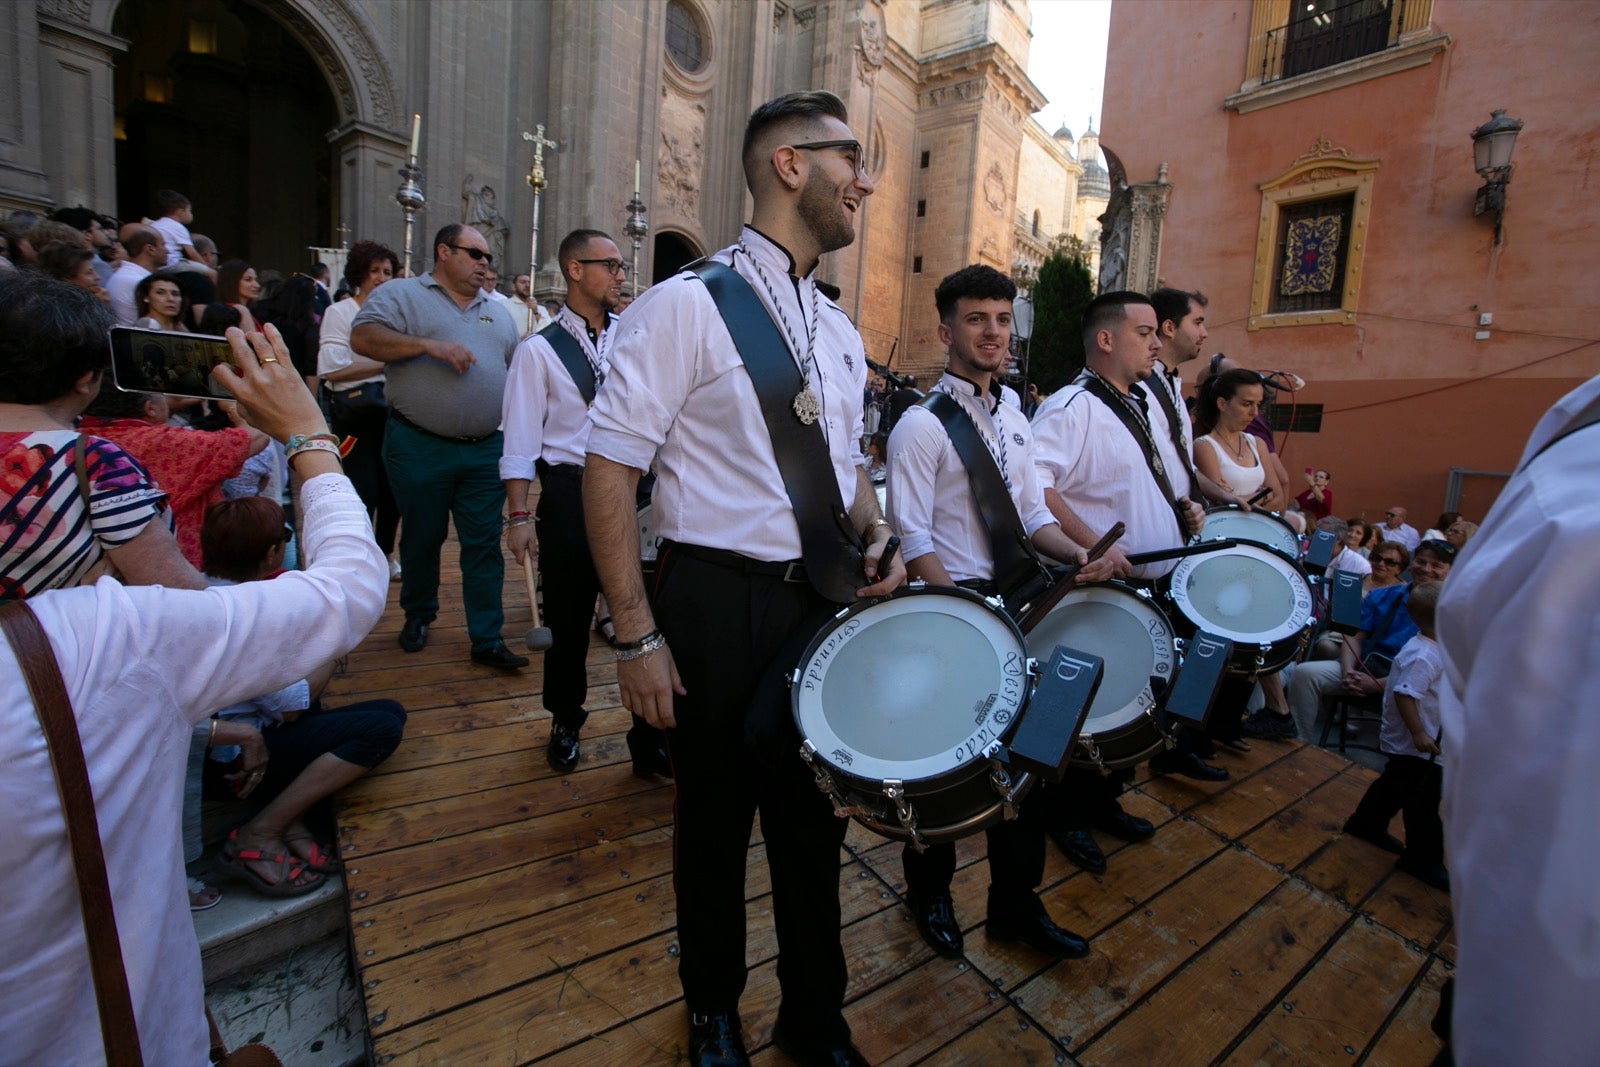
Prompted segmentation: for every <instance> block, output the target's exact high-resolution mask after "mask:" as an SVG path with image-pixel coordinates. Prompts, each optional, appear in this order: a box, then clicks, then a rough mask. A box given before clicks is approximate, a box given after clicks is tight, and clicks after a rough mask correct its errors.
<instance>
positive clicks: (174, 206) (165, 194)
mask: <svg viewBox="0 0 1600 1067" xmlns="http://www.w3.org/2000/svg"><path fill="white" fill-rule="evenodd" d="M188 206H189V198H188V197H187V196H184V195H183V194H182V193H179V192H174V191H173V190H171V189H157V190H156V214H157V215H160V216H162V217H165V216H167V215H170V214H172V213H173V212H174V211H180V210H182V209H183V208H186V207H188Z"/></svg>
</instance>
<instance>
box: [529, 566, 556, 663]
mask: <svg viewBox="0 0 1600 1067" xmlns="http://www.w3.org/2000/svg"><path fill="white" fill-rule="evenodd" d="M522 576H523V578H525V579H527V582H528V609H529V610H530V611H532V612H533V629H531V630H529V631H528V632H527V634H526V635H524V637H523V639H522V640H523V641H524V643H526V644H527V646H528V651H529V652H543V651H544V650H545V649H547V648H549V647H550V646H551V645H552V644H554V643H555V637H554V636H553V635H552V634H551V633H550V627H548V626H540V625H539V590H538V589H537V588H536V586H535V583H534V579H533V553H532V552H524V553H523V555H522Z"/></svg>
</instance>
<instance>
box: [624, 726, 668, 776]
mask: <svg viewBox="0 0 1600 1067" xmlns="http://www.w3.org/2000/svg"><path fill="white" fill-rule="evenodd" d="M628 754H629V755H630V756H632V757H633V773H634V776H635V777H638V778H649V777H651V776H653V775H660V776H661V777H663V778H671V777H672V761H671V760H670V759H668V758H667V750H666V749H665V748H663V747H662V746H660V745H650V744H641V743H639V742H636V741H634V739H633V734H631V733H630V734H628Z"/></svg>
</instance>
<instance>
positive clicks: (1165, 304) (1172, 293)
mask: <svg viewBox="0 0 1600 1067" xmlns="http://www.w3.org/2000/svg"><path fill="white" fill-rule="evenodd" d="M1150 304H1151V306H1152V307H1154V308H1155V309H1156V330H1157V331H1158V332H1159V331H1160V329H1161V327H1163V326H1165V325H1166V324H1167V323H1169V322H1170V323H1172V324H1173V325H1174V326H1176V325H1177V324H1178V323H1180V322H1182V321H1183V320H1184V318H1185V317H1186V316H1187V315H1188V314H1189V308H1190V306H1191V305H1199V306H1200V307H1205V306H1206V304H1207V300H1206V295H1205V294H1204V293H1201V292H1189V291H1187V290H1184V289H1172V288H1162V289H1157V290H1156V291H1155V292H1153V293H1151V294H1150Z"/></svg>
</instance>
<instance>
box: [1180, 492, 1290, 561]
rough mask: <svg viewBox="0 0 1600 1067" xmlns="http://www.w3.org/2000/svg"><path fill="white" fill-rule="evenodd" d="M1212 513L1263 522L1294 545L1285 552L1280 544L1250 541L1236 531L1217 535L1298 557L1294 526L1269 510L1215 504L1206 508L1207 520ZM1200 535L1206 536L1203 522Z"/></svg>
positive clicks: (1246, 520) (1247, 520)
mask: <svg viewBox="0 0 1600 1067" xmlns="http://www.w3.org/2000/svg"><path fill="white" fill-rule="evenodd" d="M1213 515H1216V516H1226V517H1227V518H1242V519H1244V520H1245V522H1265V523H1266V524H1267V525H1269V526H1270V527H1271V528H1272V529H1273V530H1275V531H1277V532H1278V533H1281V534H1282V535H1283V538H1284V540H1285V541H1287V542H1288V543H1289V544H1291V545H1293V546H1294V548H1293V550H1292V551H1289V552H1285V551H1284V549H1283V547H1282V546H1281V545H1269V544H1266V543H1264V542H1258V541H1252V540H1251V539H1250V538H1248V537H1243V536H1241V535H1240V534H1237V533H1232V534H1219V536H1224V537H1228V538H1231V539H1232V540H1235V541H1244V542H1246V543H1247V544H1253V545H1259V546H1260V547H1261V548H1270V549H1272V551H1274V552H1276V553H1278V554H1279V555H1285V556H1288V557H1289V558H1290V559H1296V560H1297V559H1299V558H1300V535H1299V534H1297V533H1295V530H1294V527H1293V526H1290V525H1289V523H1288V522H1287V521H1285V520H1284V519H1282V518H1280V517H1279V516H1277V515H1274V514H1273V513H1272V512H1270V511H1263V510H1261V509H1260V508H1256V509H1254V510H1251V511H1246V510H1244V508H1241V507H1240V506H1239V505H1238V504H1217V505H1214V506H1212V507H1210V508H1207V509H1206V519H1207V520H1209V519H1210V518H1211V517H1212V516H1213ZM1200 536H1201V537H1205V536H1207V532H1206V529H1205V524H1204V523H1202V524H1201V527H1200Z"/></svg>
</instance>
